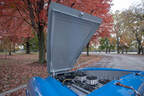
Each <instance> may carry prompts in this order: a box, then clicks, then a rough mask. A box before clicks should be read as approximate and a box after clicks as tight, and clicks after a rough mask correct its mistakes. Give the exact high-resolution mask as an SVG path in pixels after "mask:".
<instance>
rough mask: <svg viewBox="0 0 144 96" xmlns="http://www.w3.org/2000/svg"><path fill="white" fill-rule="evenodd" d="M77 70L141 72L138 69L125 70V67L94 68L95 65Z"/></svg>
mask: <svg viewBox="0 0 144 96" xmlns="http://www.w3.org/2000/svg"><path fill="white" fill-rule="evenodd" d="M79 70H81V71H96V70H101V71H125V72H141V71H138V70H126V69H115V68H96V67H86V68H81V69H79Z"/></svg>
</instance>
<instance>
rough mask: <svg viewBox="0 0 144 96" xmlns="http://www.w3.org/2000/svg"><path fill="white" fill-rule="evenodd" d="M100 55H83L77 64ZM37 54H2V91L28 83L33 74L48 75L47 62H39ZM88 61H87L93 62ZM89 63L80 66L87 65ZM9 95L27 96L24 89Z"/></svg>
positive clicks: (0, 66) (97, 58) (0, 81)
mask: <svg viewBox="0 0 144 96" xmlns="http://www.w3.org/2000/svg"><path fill="white" fill-rule="evenodd" d="M100 58H101V57H99V56H95V55H92V56H85V55H81V56H80V58H79V60H78V62H77V64H76V65H78V64H80V63H83V62H87V61H90V60H93V61H94V62H96V61H98V60H100ZM37 60H38V56H37V54H30V55H26V54H15V55H12V56H6V55H4V54H0V93H2V92H5V91H7V90H10V89H13V88H16V87H18V86H20V85H23V84H26V83H27V82H28V80H29V79H30V78H31V77H33V76H40V77H43V78H44V77H47V76H48V73H47V70H46V64H43V65H41V64H39V63H37ZM91 62H92V61H90V62H87V63H91ZM85 66H87V64H85V63H84V65H82V66H79V67H85ZM7 96H25V91H24V89H20V90H18V91H17V92H14V93H11V94H8V95H7Z"/></svg>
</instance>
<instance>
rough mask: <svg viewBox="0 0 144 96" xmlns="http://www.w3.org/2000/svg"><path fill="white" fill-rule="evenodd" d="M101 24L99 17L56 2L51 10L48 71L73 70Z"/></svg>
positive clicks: (51, 6) (49, 15) (49, 16)
mask: <svg viewBox="0 0 144 96" xmlns="http://www.w3.org/2000/svg"><path fill="white" fill-rule="evenodd" d="M100 23H101V19H100V18H98V17H95V16H92V15H89V14H87V13H83V12H81V11H78V10H75V9H72V8H69V7H66V6H64V5H61V4H57V3H54V2H52V3H51V4H50V7H49V13H48V34H47V68H48V72H49V73H53V72H62V71H67V70H70V69H72V68H73V66H74V64H75V63H76V60H77V59H78V57H79V56H80V54H81V51H82V50H83V48H84V47H85V46H86V44H87V43H88V42H89V40H90V38H91V37H92V36H93V34H94V33H95V32H96V30H97V29H98V27H99V25H100Z"/></svg>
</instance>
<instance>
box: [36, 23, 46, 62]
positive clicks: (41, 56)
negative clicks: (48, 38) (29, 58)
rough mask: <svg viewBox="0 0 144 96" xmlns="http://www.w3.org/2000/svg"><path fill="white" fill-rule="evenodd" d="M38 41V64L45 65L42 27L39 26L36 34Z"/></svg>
mask: <svg viewBox="0 0 144 96" xmlns="http://www.w3.org/2000/svg"><path fill="white" fill-rule="evenodd" d="M38 41H39V43H38V44H39V63H40V64H43V63H45V61H46V60H45V38H44V32H43V26H40V28H39V32H38Z"/></svg>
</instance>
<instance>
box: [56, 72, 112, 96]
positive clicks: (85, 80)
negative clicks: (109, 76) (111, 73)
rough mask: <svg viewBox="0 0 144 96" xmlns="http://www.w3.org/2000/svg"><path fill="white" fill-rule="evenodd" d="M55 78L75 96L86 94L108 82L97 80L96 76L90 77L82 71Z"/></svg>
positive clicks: (59, 75)
mask: <svg viewBox="0 0 144 96" xmlns="http://www.w3.org/2000/svg"><path fill="white" fill-rule="evenodd" d="M55 78H56V79H57V80H59V81H60V82H62V83H63V84H64V85H66V86H67V87H69V88H70V89H71V90H73V91H74V92H76V93H77V94H88V93H90V92H92V91H93V90H95V89H98V88H100V87H102V86H103V85H104V84H106V83H108V82H109V81H110V80H105V79H101V80H99V79H98V78H97V77H96V76H90V75H88V74H86V73H85V72H82V71H78V72H77V71H76V72H69V73H63V74H58V75H56V77H55Z"/></svg>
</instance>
